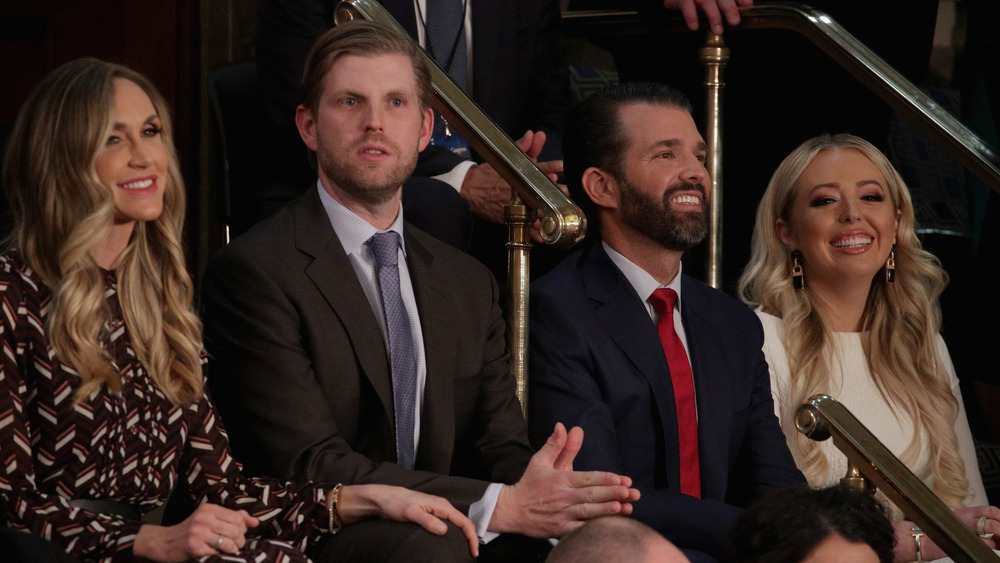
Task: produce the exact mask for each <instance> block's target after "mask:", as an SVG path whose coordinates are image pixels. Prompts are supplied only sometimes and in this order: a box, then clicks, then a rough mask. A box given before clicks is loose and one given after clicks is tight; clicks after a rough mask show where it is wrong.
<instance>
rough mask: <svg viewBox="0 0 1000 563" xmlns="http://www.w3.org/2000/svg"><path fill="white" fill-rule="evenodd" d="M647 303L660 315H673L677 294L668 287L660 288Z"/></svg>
mask: <svg viewBox="0 0 1000 563" xmlns="http://www.w3.org/2000/svg"><path fill="white" fill-rule="evenodd" d="M649 303H650V304H651V305H652V306H653V308H654V309H656V312H657V313H659V314H660V315H667V314H670V315H673V313H674V305H676V304H677V292H676V291H674V290H672V289H670V288H668V287H661V288H659V289H657V290H656V291H654V292H653V294H652V295H650V296H649Z"/></svg>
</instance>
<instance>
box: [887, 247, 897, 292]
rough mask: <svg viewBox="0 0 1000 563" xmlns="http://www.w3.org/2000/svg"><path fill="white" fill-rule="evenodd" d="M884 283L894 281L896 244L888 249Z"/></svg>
mask: <svg viewBox="0 0 1000 563" xmlns="http://www.w3.org/2000/svg"><path fill="white" fill-rule="evenodd" d="M885 283H896V245H895V244H894V245H892V250H890V251H889V259H888V260H886V261H885Z"/></svg>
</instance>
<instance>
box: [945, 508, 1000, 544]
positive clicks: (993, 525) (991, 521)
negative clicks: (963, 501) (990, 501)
mask: <svg viewBox="0 0 1000 563" xmlns="http://www.w3.org/2000/svg"><path fill="white" fill-rule="evenodd" d="M955 516H958V519H959V520H961V521H962V523H963V524H965V525H966V526H968V527H969V529H970V530H972V531H973V532H975V533H976V534H979V530H978V527H979V518H980V517H982V516H985V517H986V520H984V521H983V534H1000V508H997V507H995V506H970V507H968V508H959V509H958V510H956V511H955ZM983 541H985V542H986V545H988V546H990V547H991V548H993V549H996V540H995V539H993V538H983Z"/></svg>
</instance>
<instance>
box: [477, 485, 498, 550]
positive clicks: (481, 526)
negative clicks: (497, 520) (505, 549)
mask: <svg viewBox="0 0 1000 563" xmlns="http://www.w3.org/2000/svg"><path fill="white" fill-rule="evenodd" d="M502 488H503V485H502V484H501V483H491V484H490V486H489V487H486V492H485V493H483V498H481V499H479V500H477V501H476V502H474V503H472V506H470V507H469V520H472V523H473V524H475V525H476V535H477V536H479V540H480V541H481V542H482V543H490V542H491V541H493V540H494V539H496V538H497V537H498V536H499V535H500V534H498V533H496V532H490V531H488V530H487V528H489V527H490V520H492V519H493V511H494V510H496V508H497V501H498V500H500V489H502Z"/></svg>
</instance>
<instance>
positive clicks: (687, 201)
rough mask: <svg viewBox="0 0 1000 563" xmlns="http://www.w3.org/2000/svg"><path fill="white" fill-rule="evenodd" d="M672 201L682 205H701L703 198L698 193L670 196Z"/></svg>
mask: <svg viewBox="0 0 1000 563" xmlns="http://www.w3.org/2000/svg"><path fill="white" fill-rule="evenodd" d="M670 203H679V204H681V205H700V204H701V198H699V197H698V196H696V195H679V196H677V197H673V198H670Z"/></svg>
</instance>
